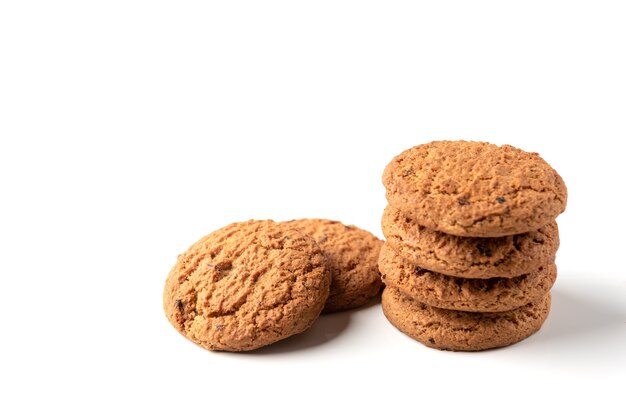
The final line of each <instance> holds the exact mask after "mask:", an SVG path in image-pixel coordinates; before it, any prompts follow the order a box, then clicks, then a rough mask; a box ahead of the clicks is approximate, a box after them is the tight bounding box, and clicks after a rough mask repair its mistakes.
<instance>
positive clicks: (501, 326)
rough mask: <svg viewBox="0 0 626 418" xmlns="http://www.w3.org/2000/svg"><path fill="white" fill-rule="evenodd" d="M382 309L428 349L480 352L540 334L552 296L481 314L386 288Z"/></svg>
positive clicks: (394, 322) (389, 317) (398, 326)
mask: <svg viewBox="0 0 626 418" xmlns="http://www.w3.org/2000/svg"><path fill="white" fill-rule="evenodd" d="M382 306H383V312H384V314H385V316H386V317H387V319H388V320H389V322H391V324H392V325H394V326H395V327H396V328H398V329H399V330H400V331H402V332H403V333H405V334H406V335H408V336H409V337H411V338H413V339H415V340H417V341H419V342H421V343H422V344H424V345H426V346H428V347H432V348H437V349H440V350H452V351H478V350H487V349H490V348H496V347H504V346H507V345H511V344H515V343H517V342H519V341H521V340H523V339H525V338H527V337H529V336H531V335H532V334H534V333H535V332H537V331H538V330H539V329H540V328H541V325H543V323H544V321H545V320H546V318H547V316H548V313H549V312H550V294H548V295H546V297H545V298H544V299H543V300H541V301H538V302H536V303H530V304H528V305H525V306H523V307H521V308H518V309H515V310H512V311H507V312H499V313H495V312H487V313H479V312H461V311H453V310H448V309H439V308H434V307H430V306H428V305H424V304H423V303H420V302H417V301H415V300H413V299H411V298H409V297H407V296H405V295H404V294H403V293H401V292H400V291H398V290H397V289H395V288H393V287H386V288H385V290H384V291H383V296H382Z"/></svg>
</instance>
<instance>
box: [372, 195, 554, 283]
mask: <svg viewBox="0 0 626 418" xmlns="http://www.w3.org/2000/svg"><path fill="white" fill-rule="evenodd" d="M382 228H383V234H385V238H386V239H387V243H388V244H389V245H390V246H392V247H393V248H394V249H395V250H396V251H398V252H399V253H400V254H401V255H402V256H403V257H404V258H406V259H407V260H410V261H412V262H413V263H415V264H417V265H418V266H420V267H422V268H425V269H427V270H432V271H436V272H439V273H444V274H448V275H450V276H457V277H467V278H475V279H483V278H490V277H516V276H521V275H522V274H525V273H529V272H531V271H535V270H537V269H538V268H539V266H544V265H547V264H551V263H553V262H554V258H555V255H556V251H557V249H558V248H559V229H558V227H557V225H556V222H554V221H553V222H550V223H549V224H547V225H546V226H544V227H542V228H540V229H539V230H537V231H531V232H527V233H525V234H518V235H509V236H506V237H499V238H470V237H459V236H456V235H449V234H444V233H443V232H439V231H435V230H433V229H428V228H426V227H423V226H421V225H418V224H417V223H416V222H415V221H414V220H412V219H411V218H408V217H407V216H404V215H403V214H402V213H401V212H400V211H399V210H398V209H395V208H393V207H391V206H387V208H385V212H384V214H383V218H382Z"/></svg>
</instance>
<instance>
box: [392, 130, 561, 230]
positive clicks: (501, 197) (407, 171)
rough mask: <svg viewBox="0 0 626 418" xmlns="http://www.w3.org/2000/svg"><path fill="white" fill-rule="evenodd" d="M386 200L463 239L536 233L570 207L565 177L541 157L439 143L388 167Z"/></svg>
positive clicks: (485, 146) (419, 220)
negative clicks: (567, 202) (567, 206)
mask: <svg viewBox="0 0 626 418" xmlns="http://www.w3.org/2000/svg"><path fill="white" fill-rule="evenodd" d="M383 184H384V185H385V187H386V189H387V200H388V201H389V203H390V205H391V206H394V207H396V208H398V209H399V210H400V211H401V212H403V213H404V214H405V215H406V216H408V217H409V218H411V219H414V220H415V222H417V223H418V224H420V225H423V226H425V227H427V228H430V229H434V230H437V231H441V232H445V233H447V234H451V235H459V236H464V237H501V236H505V235H514V234H521V233H524V232H529V231H533V230H536V229H539V228H541V227H542V226H544V225H547V224H548V223H550V222H551V221H553V220H554V218H556V217H557V215H559V214H560V213H561V212H563V211H564V210H565V205H566V201H567V189H566V187H565V183H563V179H561V176H559V174H558V173H557V172H556V171H555V170H554V169H553V168H552V167H550V165H549V164H548V163H546V162H545V161H544V160H543V159H542V158H541V157H540V156H539V154H537V153H529V152H525V151H522V150H520V149H518V148H515V147H512V146H510V145H503V146H501V147H498V146H496V145H493V144H489V143H486V142H468V141H435V142H431V143H428V144H425V145H418V146H416V147H413V148H410V149H408V150H406V151H404V152H402V153H401V154H400V155H398V156H396V157H395V158H394V159H393V160H392V161H391V162H390V163H389V164H388V165H387V167H386V168H385V171H384V173H383Z"/></svg>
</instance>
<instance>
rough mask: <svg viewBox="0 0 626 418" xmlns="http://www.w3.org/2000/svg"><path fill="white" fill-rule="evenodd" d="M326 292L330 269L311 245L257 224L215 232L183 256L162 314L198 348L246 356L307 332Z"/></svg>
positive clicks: (290, 232)
mask: <svg viewBox="0 0 626 418" xmlns="http://www.w3.org/2000/svg"><path fill="white" fill-rule="evenodd" d="M329 287H330V269H329V267H328V262H327V260H326V257H325V255H324V254H323V253H322V251H321V250H320V248H319V246H318V245H317V244H316V243H315V241H314V240H313V238H311V237H309V236H308V235H306V234H304V233H302V232H301V231H300V230H299V229H296V228H293V227H291V226H288V225H286V224H281V223H276V222H273V221H255V220H252V221H248V222H239V223H234V224H230V225H228V226H226V227H224V228H221V229H219V230H217V231H214V232H212V233H211V234H209V235H207V236H205V237H204V238H202V239H200V240H199V241H197V242H196V243H195V244H193V245H192V246H191V247H190V248H189V249H188V250H187V251H185V252H184V253H183V254H181V255H179V256H178V260H177V262H176V264H175V265H174V267H173V268H172V270H171V271H170V273H169V275H168V277H167V280H166V284H165V289H164V292H163V307H164V310H165V314H166V316H167V319H168V320H169V321H170V323H171V324H172V325H173V326H174V327H175V328H176V329H177V330H178V331H179V332H180V333H181V334H182V335H184V336H185V337H187V338H188V339H190V340H191V341H193V342H195V343H196V344H199V345H200V346H202V347H204V348H207V349H209V350H223V351H248V350H253V349H256V348H259V347H263V346H265V345H268V344H271V343H274V342H276V341H279V340H282V339H284V338H287V337H289V336H291V335H294V334H297V333H300V332H302V331H305V330H306V329H308V328H309V327H310V326H311V325H312V324H313V322H314V321H315V319H316V318H317V317H318V316H319V314H320V312H321V311H322V308H323V307H324V303H325V302H326V298H327V297H328V292H329Z"/></svg>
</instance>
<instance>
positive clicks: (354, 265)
mask: <svg viewBox="0 0 626 418" xmlns="http://www.w3.org/2000/svg"><path fill="white" fill-rule="evenodd" d="M286 223H287V224H288V225H293V226H295V227H297V228H300V229H301V230H302V231H303V232H304V233H306V234H309V235H310V236H312V237H313V238H314V239H315V240H316V241H317V243H318V245H319V246H320V248H321V249H322V251H323V252H324V254H326V257H327V258H328V262H329V266H330V270H331V278H332V280H331V284H330V294H329V296H328V299H327V300H326V305H325V306H324V310H323V313H330V312H337V311H343V310H347V309H352V308H356V307H358V306H362V305H364V304H366V303H367V302H368V301H369V300H371V299H372V298H373V297H374V296H376V295H377V294H378V292H379V291H380V288H381V286H382V282H381V280H380V273H379V271H378V265H377V262H378V254H379V252H380V247H381V246H382V241H381V240H379V239H378V238H376V237H375V236H374V235H372V234H371V233H369V232H367V231H364V230H362V229H359V228H357V227H356V226H353V225H349V226H348V225H344V224H342V223H341V222H338V221H331V220H328V219H298V220H293V221H289V222H286Z"/></svg>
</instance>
